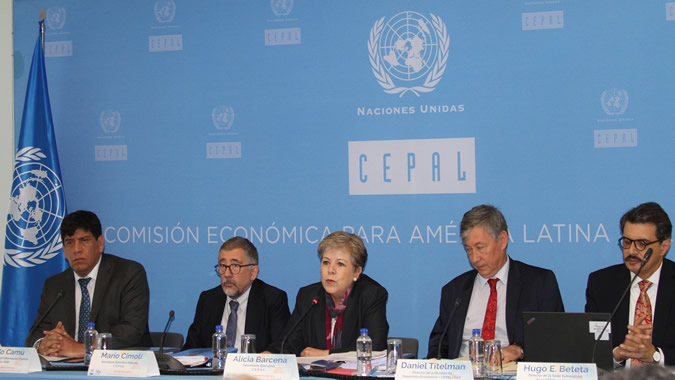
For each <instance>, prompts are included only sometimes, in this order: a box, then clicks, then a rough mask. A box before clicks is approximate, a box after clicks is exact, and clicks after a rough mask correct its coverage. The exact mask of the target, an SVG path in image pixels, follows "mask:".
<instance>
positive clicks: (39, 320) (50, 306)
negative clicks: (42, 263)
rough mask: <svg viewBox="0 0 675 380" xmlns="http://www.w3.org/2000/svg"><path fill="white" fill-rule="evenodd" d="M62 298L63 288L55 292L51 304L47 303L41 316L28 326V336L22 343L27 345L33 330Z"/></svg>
mask: <svg viewBox="0 0 675 380" xmlns="http://www.w3.org/2000/svg"><path fill="white" fill-rule="evenodd" d="M61 298H63V289H60V290H59V292H58V293H56V298H55V299H54V301H52V304H51V305H49V307H48V308H47V311H46V312H45V313H44V314H42V316H41V317H40V318H39V319H36V322H33V326H31V327H30V330H28V336H27V337H26V341H25V342H24V345H25V346H26V347H28V343H30V337H31V336H32V335H33V333H34V332H35V329H36V328H37V327H38V326H40V324H41V323H42V322H44V320H45V318H47V316H48V315H49V313H50V312H51V311H52V309H53V308H54V306H56V304H57V303H59V301H60V300H61Z"/></svg>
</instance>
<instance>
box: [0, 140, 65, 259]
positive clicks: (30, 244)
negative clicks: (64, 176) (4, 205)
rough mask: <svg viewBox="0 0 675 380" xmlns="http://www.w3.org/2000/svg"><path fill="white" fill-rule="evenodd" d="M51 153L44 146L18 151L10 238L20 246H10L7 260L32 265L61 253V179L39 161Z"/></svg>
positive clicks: (8, 225) (10, 219)
mask: <svg viewBox="0 0 675 380" xmlns="http://www.w3.org/2000/svg"><path fill="white" fill-rule="evenodd" d="M43 158H47V156H46V155H45V154H44V153H42V151H41V149H40V148H34V147H32V146H31V147H26V148H23V149H21V150H20V151H18V152H17V153H16V157H15V160H16V164H15V165H14V173H15V174H14V180H13V181H12V189H11V193H10V198H9V212H8V216H7V240H9V242H11V244H12V245H13V246H15V247H17V248H19V249H6V252H7V255H6V256H5V262H6V263H7V264H10V265H12V266H14V267H32V266H35V265H37V264H42V263H44V262H45V261H47V260H49V259H51V258H52V257H54V256H56V255H58V253H59V250H60V249H61V235H60V234H59V226H60V225H61V219H62V216H61V215H63V210H61V207H63V206H62V205H63V204H64V202H63V199H60V198H59V194H60V193H59V192H58V191H55V189H60V188H61V186H62V183H61V180H60V179H59V177H58V176H57V175H56V173H54V171H53V170H52V169H50V168H49V167H48V166H46V165H44V164H42V163H40V162H39V161H40V160H42V159H43Z"/></svg>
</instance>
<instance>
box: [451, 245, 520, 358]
mask: <svg viewBox="0 0 675 380" xmlns="http://www.w3.org/2000/svg"><path fill="white" fill-rule="evenodd" d="M510 263H511V259H510V258H508V256H507V258H506V263H505V264H504V265H503V266H502V267H501V268H500V269H499V271H497V273H496V274H495V275H494V276H493V277H491V278H498V279H499V281H497V319H496V321H495V340H499V341H501V344H502V347H506V346H508V345H509V344H510V343H509V336H508V333H507V331H506V284H507V282H508V280H509V266H510ZM488 280H489V278H483V277H482V276H481V275H480V274H478V275H476V279H475V280H474V283H473V290H472V291H471V301H469V310H468V311H467V313H466V320H465V321H464V331H462V346H461V347H460V349H459V356H460V357H468V356H469V339H470V338H471V335H472V332H473V329H481V330H482V329H483V320H484V319H485V309H487V304H488V299H489V298H490V284H488Z"/></svg>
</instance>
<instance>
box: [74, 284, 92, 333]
mask: <svg viewBox="0 0 675 380" xmlns="http://www.w3.org/2000/svg"><path fill="white" fill-rule="evenodd" d="M89 281H91V277H87V278H81V279H79V280H77V282H79V283H80V290H81V291H82V300H81V301H80V323H79V325H78V329H77V341H78V342H79V343H84V333H85V332H86V331H87V324H88V323H89V312H90V311H91V303H90V302H91V301H89V290H87V284H89Z"/></svg>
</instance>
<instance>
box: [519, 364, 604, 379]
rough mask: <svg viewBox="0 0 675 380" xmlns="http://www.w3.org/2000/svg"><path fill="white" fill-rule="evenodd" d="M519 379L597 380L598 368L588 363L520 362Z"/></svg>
mask: <svg viewBox="0 0 675 380" xmlns="http://www.w3.org/2000/svg"><path fill="white" fill-rule="evenodd" d="M516 379H517V380H539V379H547V380H549V379H550V380H556V379H564V380H597V379H598V369H597V367H596V366H595V364H588V363H534V362H519V363H518V374H517V375H516Z"/></svg>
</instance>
